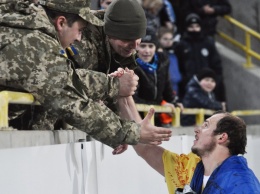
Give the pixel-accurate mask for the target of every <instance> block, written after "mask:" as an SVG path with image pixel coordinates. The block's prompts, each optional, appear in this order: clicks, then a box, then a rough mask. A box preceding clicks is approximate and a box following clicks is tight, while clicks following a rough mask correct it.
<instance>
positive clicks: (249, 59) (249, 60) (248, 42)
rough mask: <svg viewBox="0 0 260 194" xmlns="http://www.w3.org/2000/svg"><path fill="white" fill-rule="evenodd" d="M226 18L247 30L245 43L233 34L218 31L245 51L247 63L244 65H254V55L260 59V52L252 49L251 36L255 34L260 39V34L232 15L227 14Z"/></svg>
mask: <svg viewBox="0 0 260 194" xmlns="http://www.w3.org/2000/svg"><path fill="white" fill-rule="evenodd" d="M224 18H225V19H226V20H227V21H228V22H230V23H231V24H233V25H235V26H237V27H238V28H240V29H241V30H243V31H244V32H245V45H244V44H242V43H240V42H238V41H237V40H235V39H234V38H232V37H231V36H228V35H227V34H225V33H223V32H221V31H218V34H219V36H220V37H222V38H224V39H225V40H227V41H229V42H230V43H232V44H233V45H235V46H236V47H238V48H240V49H241V50H243V51H244V52H245V57H246V63H245V64H244V67H246V68H251V67H253V64H252V57H255V58H256V59H258V60H260V54H258V53H257V52H255V51H253V50H252V49H251V37H252V36H253V37H255V38H257V39H259V40H260V34H259V33H258V32H256V31H255V30H253V29H251V28H249V27H247V26H246V25H244V24H242V23H241V22H239V21H237V20H235V19H234V18H232V17H231V16H228V15H226V16H224Z"/></svg>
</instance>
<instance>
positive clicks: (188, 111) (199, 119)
mask: <svg viewBox="0 0 260 194" xmlns="http://www.w3.org/2000/svg"><path fill="white" fill-rule="evenodd" d="M136 108H137V110H138V111H139V112H144V114H145V115H146V114H147V113H148V111H149V109H150V108H154V110H155V112H156V113H171V114H172V126H174V127H180V126H181V123H180V118H181V114H185V115H195V116H196V124H197V125H201V124H202V123H203V122H204V118H205V116H206V115H212V114H213V113H214V111H213V110H208V109H203V108H185V109H184V110H183V111H182V112H181V110H180V108H179V107H177V108H175V110H174V111H173V110H172V109H171V108H170V107H166V106H159V105H147V104H136ZM151 122H152V123H153V124H154V118H152V121H151Z"/></svg>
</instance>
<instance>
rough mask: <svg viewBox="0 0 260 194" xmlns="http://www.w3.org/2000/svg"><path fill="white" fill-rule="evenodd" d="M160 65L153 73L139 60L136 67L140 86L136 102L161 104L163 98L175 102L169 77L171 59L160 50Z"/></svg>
mask: <svg viewBox="0 0 260 194" xmlns="http://www.w3.org/2000/svg"><path fill="white" fill-rule="evenodd" d="M157 56H158V63H157V65H158V67H157V70H156V71H154V72H153V73H147V72H146V71H145V70H143V69H142V67H141V66H140V64H139V63H138V62H137V64H138V67H137V68H136V69H135V73H136V75H138V76H139V81H138V88H137V91H136V93H135V95H134V99H135V102H136V103H144V104H157V105H159V104H161V102H162V100H165V101H167V102H173V100H174V95H173V91H172V87H171V83H170V79H169V73H168V69H169V60H168V56H166V55H165V53H162V52H158V53H157Z"/></svg>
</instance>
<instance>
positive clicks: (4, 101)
mask: <svg viewBox="0 0 260 194" xmlns="http://www.w3.org/2000/svg"><path fill="white" fill-rule="evenodd" d="M33 103H34V97H33V95H32V94H29V93H23V92H11V91H1V92H0V129H2V130H8V129H10V128H8V126H9V124H8V106H9V104H33Z"/></svg>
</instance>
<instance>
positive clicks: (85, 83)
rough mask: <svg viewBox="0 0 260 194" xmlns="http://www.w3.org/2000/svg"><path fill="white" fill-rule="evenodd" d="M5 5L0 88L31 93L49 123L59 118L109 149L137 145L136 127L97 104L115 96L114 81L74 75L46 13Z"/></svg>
mask: <svg viewBox="0 0 260 194" xmlns="http://www.w3.org/2000/svg"><path fill="white" fill-rule="evenodd" d="M7 2H8V3H7ZM7 2H6V1H5V0H0V32H1V33H0V86H1V87H3V86H6V87H8V88H15V89H17V90H24V91H27V92H30V93H32V94H33V95H34V97H35V99H36V100H37V101H39V102H40V104H41V106H42V107H43V109H44V111H45V113H46V115H47V116H48V117H49V118H53V119H52V120H53V121H55V119H56V118H60V117H62V118H64V120H65V121H66V123H68V124H70V125H72V126H74V127H76V128H78V129H80V130H83V131H85V132H86V133H88V134H89V135H91V136H92V137H93V138H95V139H97V140H99V141H101V142H103V143H105V144H107V145H109V146H111V147H116V146H117V145H119V144H122V143H127V144H136V143H137V142H138V140H139V137H140V126H139V125H138V124H136V123H134V122H131V121H125V120H122V119H120V118H119V117H118V116H117V115H116V114H114V113H113V112H112V111H111V110H110V109H109V108H107V107H106V106H105V105H103V104H101V103H100V100H105V99H106V98H115V97H116V96H117V90H116V88H118V85H119V82H118V79H113V78H110V77H108V76H106V75H105V74H103V73H99V72H94V71H90V70H85V69H77V70H75V68H74V67H73V64H72V62H71V61H70V60H69V59H68V58H66V57H65V56H64V55H62V54H61V51H62V47H61V45H60V43H59V41H58V40H57V38H56V31H55V28H54V26H53V25H52V24H51V23H50V22H49V19H48V17H47V15H46V13H45V11H44V10H43V9H42V8H41V7H35V6H34V5H28V4H26V3H20V2H17V1H13V2H15V4H12V3H11V2H12V0H8V1H7Z"/></svg>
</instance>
